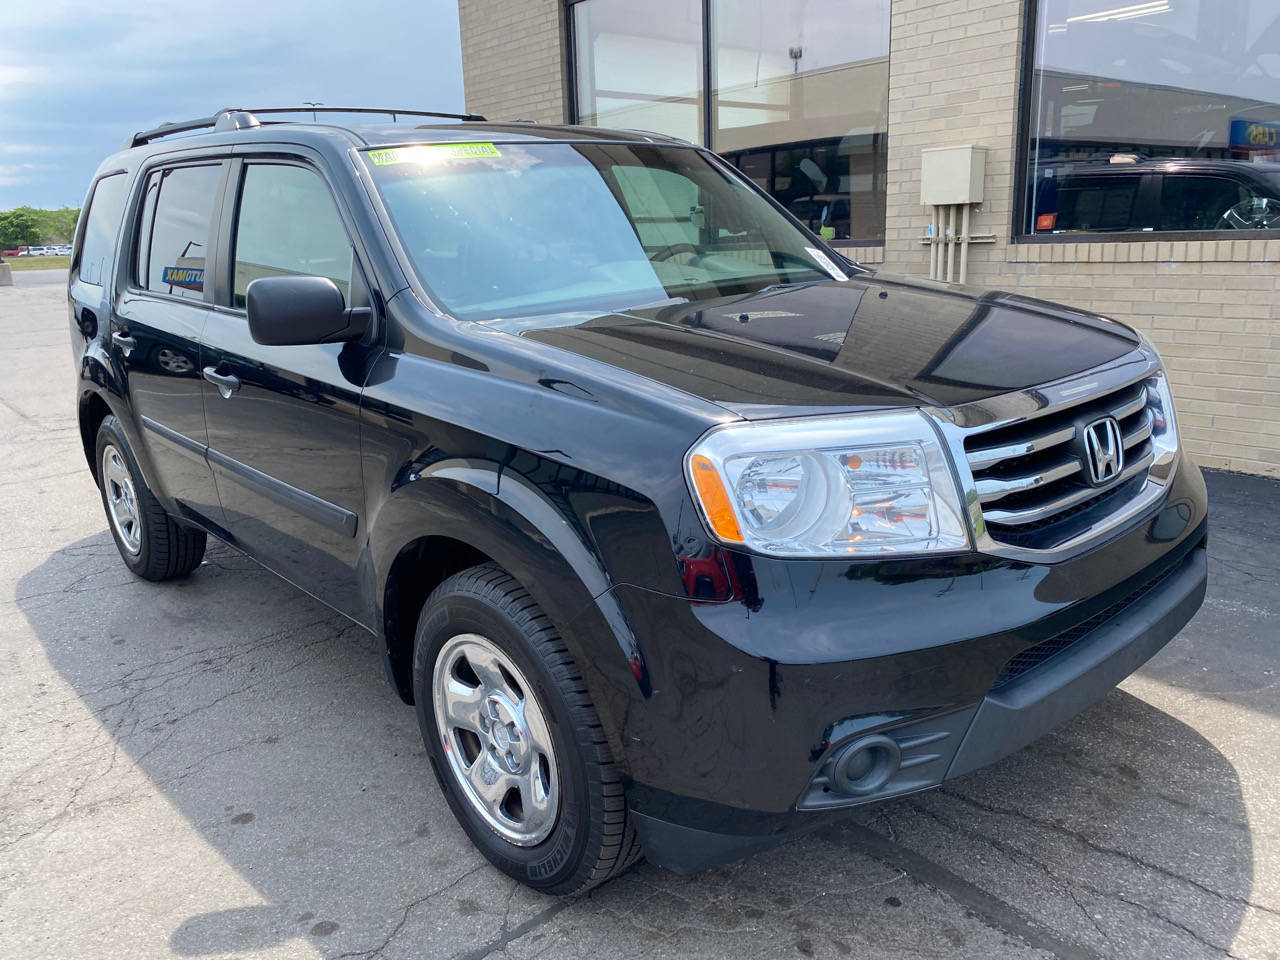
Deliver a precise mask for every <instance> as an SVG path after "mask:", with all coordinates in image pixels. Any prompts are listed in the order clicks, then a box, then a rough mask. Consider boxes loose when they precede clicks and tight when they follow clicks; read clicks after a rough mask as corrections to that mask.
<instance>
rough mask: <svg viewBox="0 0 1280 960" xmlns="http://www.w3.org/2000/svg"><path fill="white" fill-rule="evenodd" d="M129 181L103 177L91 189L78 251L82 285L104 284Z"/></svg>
mask: <svg viewBox="0 0 1280 960" xmlns="http://www.w3.org/2000/svg"><path fill="white" fill-rule="evenodd" d="M128 181H129V178H128V177H127V176H125V175H124V174H123V173H117V174H113V175H112V176H109V177H103V178H102V179H101V180H99V181H98V185H97V186H95V187H94V188H93V197H92V198H91V199H90V201H89V219H88V220H86V221H85V226H84V241H83V246H82V247H81V249H80V272H79V274H78V275H79V277H80V279H81V280H83V281H84V282H85V283H94V284H97V285H99V286H101V285H102V284H103V282H104V277H103V273H104V272H105V270H106V268H107V263H108V262H109V261H110V259H111V252H112V250H113V248H114V247H115V242H116V231H117V230H118V229H119V227H120V215H121V213H122V212H123V211H124V195H125V187H126V186H127V185H128Z"/></svg>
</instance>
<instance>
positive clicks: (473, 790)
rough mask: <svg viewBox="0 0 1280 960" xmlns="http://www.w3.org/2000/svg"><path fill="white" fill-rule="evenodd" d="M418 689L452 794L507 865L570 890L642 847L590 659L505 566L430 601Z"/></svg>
mask: <svg viewBox="0 0 1280 960" xmlns="http://www.w3.org/2000/svg"><path fill="white" fill-rule="evenodd" d="M413 691H414V701H415V703H416V704H417V712H418V724H419V726H420V727H421V729H422V737H423V741H424V742H425V744H426V747H427V754H428V756H429V757H430V759H431V764H432V766H433V768H434V769H435V773H436V777H437V778H438V779H439V781H440V786H441V789H442V790H443V792H444V795H445V799H446V800H447V801H448V803H449V806H450V808H451V809H452V810H453V813H454V816H456V817H457V818H458V822H459V823H460V824H461V825H462V828H463V829H464V830H465V831H466V832H467V835H468V836H469V837H470V838H471V841H472V842H473V843H474V844H475V845H476V846H477V847H478V848H479V849H480V852H481V853H483V854H484V855H485V856H486V857H487V858H488V859H489V861H490V862H491V863H493V864H494V866H496V867H498V869H500V870H502V871H503V872H504V873H506V874H508V875H509V876H511V877H514V878H515V879H517V880H519V881H520V882H521V883H524V884H527V885H528V886H530V887H532V888H533V889H535V890H539V891H541V892H543V893H550V894H559V895H564V894H574V893H580V892H582V891H584V890H588V889H590V888H591V887H594V886H596V885H597V884H600V883H603V882H604V881H606V880H608V879H610V878H611V877H613V876H615V875H617V874H619V873H621V872H622V871H623V870H625V869H626V868H627V867H628V866H629V865H630V864H631V863H633V862H634V861H635V860H636V859H637V858H638V857H639V856H640V844H639V841H638V840H637V839H636V836H635V831H634V830H633V829H632V827H631V824H630V823H629V822H628V818H627V807H626V798H625V797H624V795H623V791H622V785H621V783H620V781H619V779H618V775H617V771H616V768H615V766H614V762H613V757H612V755H611V753H610V751H609V746H608V743H607V741H606V739H605V736H604V731H603V729H602V728H601V726H600V719H599V717H598V716H597V714H596V711H595V708H594V707H593V706H592V704H591V700H590V698H589V697H588V696H587V692H586V689H585V687H584V685H583V683H582V678H581V676H580V674H579V672H578V669H577V667H576V665H575V664H574V662H573V660H572V658H571V657H570V655H569V652H568V650H567V649H566V648H565V646H564V643H563V642H562V641H561V640H560V637H559V635H558V634H557V633H556V632H555V629H554V628H553V627H552V626H551V623H550V621H549V620H548V619H547V618H546V616H545V615H544V614H543V613H542V611H541V610H540V609H539V608H538V605H537V604H536V603H535V602H534V601H533V599H532V598H531V597H530V596H529V594H528V593H527V592H526V591H525V590H524V588H523V587H521V586H520V584H519V583H517V582H516V581H515V579H514V578H513V577H512V576H511V575H510V574H508V573H507V572H506V571H505V570H503V569H502V568H501V567H499V566H498V565H497V564H493V563H486V564H482V565H481V566H478V567H472V568H471V569H469V570H464V571H463V572H461V573H459V574H455V575H454V576H452V577H450V578H449V579H448V580H446V581H445V582H444V583H442V584H440V586H439V587H437V588H436V589H435V591H434V592H433V593H432V594H431V596H430V597H429V598H428V599H427V602H426V604H425V605H424V606H423V608H422V614H421V616H420V617H419V620H418V630H417V637H416V640H415V645H414V657H413Z"/></svg>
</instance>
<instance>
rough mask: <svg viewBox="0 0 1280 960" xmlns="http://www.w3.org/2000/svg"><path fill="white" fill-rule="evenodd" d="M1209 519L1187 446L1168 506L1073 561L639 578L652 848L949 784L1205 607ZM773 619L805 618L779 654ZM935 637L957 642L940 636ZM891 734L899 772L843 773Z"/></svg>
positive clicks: (653, 856)
mask: <svg viewBox="0 0 1280 960" xmlns="http://www.w3.org/2000/svg"><path fill="white" fill-rule="evenodd" d="M1204 518H1205V497H1204V487H1203V480H1202V478H1201V477H1200V476H1199V472H1198V470H1196V469H1195V467H1194V466H1193V465H1192V464H1190V463H1189V462H1185V461H1184V465H1183V469H1182V470H1180V471H1179V478H1178V479H1177V481H1175V484H1174V485H1173V489H1171V491H1170V496H1169V497H1168V498H1167V499H1166V500H1165V501H1164V504H1163V505H1162V507H1161V509H1160V510H1158V511H1157V512H1156V513H1154V514H1152V515H1151V516H1149V517H1148V518H1146V520H1145V521H1144V522H1143V523H1141V524H1139V525H1138V526H1136V527H1135V528H1133V529H1131V530H1129V531H1128V532H1126V533H1124V534H1123V535H1121V536H1119V537H1117V538H1116V539H1115V540H1113V541H1112V542H1110V543H1108V544H1105V545H1103V546H1100V547H1099V548H1098V549H1096V550H1094V551H1092V552H1091V553H1089V554H1086V555H1084V556H1083V557H1080V558H1077V559H1076V560H1074V561H1070V562H1068V563H1063V564H1057V565H1053V566H1039V565H1035V564H1025V563H1010V562H1007V561H1000V562H992V563H987V562H985V561H977V562H976V563H975V564H974V565H973V566H972V567H971V568H969V569H954V570H952V571H951V572H950V573H949V574H945V575H944V574H943V573H942V571H941V569H936V570H928V569H920V568H914V575H911V576H904V577H902V578H901V579H899V578H896V577H895V576H894V574H895V572H898V573H901V572H902V568H901V564H899V565H897V566H894V565H890V564H885V565H880V566H879V567H876V568H873V569H872V570H871V571H868V570H867V569H866V568H860V567H854V566H849V565H845V568H843V569H841V570H840V571H838V576H837V577H835V578H832V577H831V573H832V571H831V570H830V569H827V570H824V571H823V570H820V571H817V576H816V578H814V580H813V583H812V589H811V590H809V591H808V592H802V591H799V590H797V589H795V586H796V584H795V579H796V578H794V577H793V578H792V583H791V587H792V588H791V590H790V597H789V599H788V597H787V595H786V594H780V593H779V586H780V584H782V583H783V581H782V580H781V579H780V578H779V576H778V573H779V570H780V569H781V568H774V569H770V566H771V565H770V564H762V563H760V562H758V561H757V562H756V563H755V564H754V571H753V573H754V575H755V578H756V580H757V588H758V590H759V592H760V594H762V595H763V596H757V597H756V598H755V607H754V609H751V604H746V607H747V609H746V610H743V609H741V608H742V606H743V605H741V604H721V605H717V606H693V607H691V606H690V605H689V603H688V601H687V600H686V601H679V600H677V599H675V598H666V599H659V598H657V597H655V596H653V595H649V596H648V597H639V596H636V595H630V596H620V599H621V600H623V606H624V609H626V610H627V614H628V617H629V619H630V620H631V621H632V623H634V624H638V625H640V626H641V628H642V629H641V630H639V631H637V635H638V636H639V637H641V638H645V637H647V638H649V639H648V642H646V643H645V644H644V646H645V652H646V654H649V657H648V661H647V662H648V664H649V668H650V671H651V674H652V676H653V691H652V695H651V696H650V697H648V698H646V700H645V702H644V705H643V707H641V708H640V709H638V710H637V709H634V708H633V710H632V712H630V713H629V715H628V721H627V722H626V723H625V724H624V725H623V729H622V733H623V734H624V738H625V742H626V749H625V753H626V767H627V770H628V773H629V775H630V777H631V780H630V783H629V785H628V802H629V805H630V808H631V812H632V816H633V819H634V822H635V825H636V829H637V831H638V832H639V834H640V836H641V839H642V840H643V842H644V844H645V850H646V855H647V856H648V858H649V859H650V860H651V861H652V862H654V863H657V864H659V865H661V866H665V867H667V868H669V869H672V870H676V871H680V872H688V871H692V870H698V869H703V868H706V867H708V866H712V865H714V864H716V863H720V862H727V861H729V860H733V859H737V858H740V857H742V856H744V855H747V854H750V853H752V852H754V851H756V850H759V849H763V848H766V847H768V846H771V845H773V844H776V843H778V842H780V841H782V840H785V839H788V838H790V837H791V836H794V835H796V834H798V833H802V832H805V831H807V830H810V829H813V828H816V827H819V826H822V825H823V824H825V823H828V822H830V820H831V819H833V818H835V817H837V816H839V814H840V813H841V812H842V811H844V810H847V809H848V808H849V807H850V806H852V805H856V804H858V803H865V802H871V801H876V800H881V799H886V798H889V797H893V796H900V795H904V794H908V793H913V792H916V791H919V790H925V789H929V788H931V787H936V786H937V785H939V784H940V783H942V782H943V781H945V780H947V779H950V778H953V777H957V776H960V775H962V774H964V773H967V772H970V771H972V770H975V769H977V768H979V767H981V766H983V765H985V764H988V763H991V762H993V761H995V760H998V759H1000V758H1001V757H1004V756H1006V755H1008V754H1009V753H1012V752H1013V751H1015V750H1017V749H1019V748H1021V747H1023V746H1025V745H1026V744H1028V743H1030V742H1031V741H1033V740H1035V739H1036V738H1037V737H1039V736H1041V735H1042V734H1044V733H1046V732H1048V731H1049V730H1052V729H1054V728H1055V727H1057V726H1059V725H1060V724H1061V723H1063V722H1064V721H1066V720H1067V719H1069V718H1070V717H1072V716H1074V715H1075V714H1076V713H1078V712H1079V711H1080V710H1082V709H1083V708H1084V707H1086V706H1088V705H1089V704H1090V703H1092V702H1094V701H1095V700H1097V699H1099V698H1100V697H1102V696H1103V695H1104V694H1105V693H1106V692H1107V691H1108V690H1110V689H1111V688H1112V687H1114V686H1115V685H1116V684H1117V683H1118V682H1119V681H1121V680H1122V679H1124V678H1125V677H1126V676H1128V675H1129V674H1130V673H1132V672H1133V671H1134V670H1135V669H1137V668H1138V667H1139V666H1141V664H1143V663H1144V662H1145V661H1146V660H1147V659H1148V658H1150V657H1151V656H1152V655H1153V654H1154V653H1156V652H1157V651H1158V650H1159V649H1160V648H1161V647H1163V646H1164V645H1165V644H1166V643H1168V642H1169V640H1171V639H1172V638H1173V637H1174V636H1175V635H1176V634H1177V633H1178V631H1179V630H1180V629H1181V628H1182V627H1183V626H1184V625H1185V624H1186V623H1187V621H1188V620H1190V619H1191V617H1192V616H1193V615H1194V613H1195V612H1196V610H1197V609H1198V608H1199V606H1200V604H1201V603H1202V601H1203V598H1204V593H1205V585H1206V579H1207V559H1206V546H1205V544H1206V533H1205V522H1204ZM953 562H954V559H953ZM824 566H827V567H830V566H834V565H824ZM791 568H792V569H793V570H794V569H796V565H795V564H792V565H791ZM807 577H808V574H806V578H807ZM824 578H825V579H826V580H832V579H834V581H835V582H834V583H831V582H824ZM804 582H805V583H808V582H809V581H808V579H806V580H805V581H804ZM641 592H642V591H638V590H635V591H634V593H635V594H638V593H641ZM832 592H834V596H832V595H831V594H832ZM770 602H772V603H773V606H774V610H773V611H772V613H773V615H774V616H775V617H776V618H777V619H776V621H774V620H771V618H770V617H769V616H768V615H767V612H768V607H769V605H770ZM681 604H683V607H684V611H683V616H682V615H681V612H680V605H681ZM833 606H838V607H840V608H841V609H839V610H838V611H837V613H838V615H839V619H838V620H833V619H832V609H831V608H832V607H833ZM1033 612H1038V613H1040V614H1041V616H1039V617H1038V618H1037V617H1034V616H1032V615H1031V614H1032V613H1033ZM806 614H807V615H806ZM690 615H692V616H690ZM690 620H692V621H694V622H692V623H691V622H690ZM833 624H836V625H838V627H839V630H837V629H836V628H835V627H833ZM771 625H772V627H777V628H779V629H780V630H781V631H789V634H785V633H783V632H775V631H774V630H772V629H770V627H771ZM975 628H976V629H975ZM925 630H928V631H929V633H928V634H925V633H924V632H923V631H925ZM840 631H842V633H841V632H840ZM966 634H967V636H966ZM762 635H768V636H771V637H773V638H774V639H776V638H777V637H781V636H784V635H788V636H789V637H790V638H791V642H789V643H782V644H779V645H777V649H779V650H780V651H783V652H787V653H789V654H790V655H791V659H790V660H787V661H784V660H782V659H780V658H778V659H770V658H767V657H762V656H760V655H759V652H758V651H757V650H754V649H752V647H754V646H756V645H757V644H759V643H760V642H761V640H760V637H761V636H762ZM842 635H843V636H846V637H847V639H846V640H845V641H844V642H845V646H844V647H843V648H839V647H836V646H835V640H834V639H833V638H836V637H839V636H842ZM926 635H928V636H935V637H939V638H941V640H942V642H939V643H935V644H933V645H931V646H923V645H922V641H921V639H920V638H921V636H926ZM953 635H954V636H955V637H956V639H952V636H953ZM658 638H661V639H660V640H659V639H658ZM1064 638H1065V641H1066V642H1064ZM823 651H827V652H828V653H829V654H830V656H829V657H827V659H826V662H822V659H823V658H822V656H821V654H822V652H823ZM846 651H847V652H846ZM1046 651H1047V655H1041V654H1046ZM1037 652H1039V653H1037ZM842 653H843V654H844V655H842ZM849 653H853V654H855V655H854V656H849V655H848V654H849ZM796 661H799V662H796ZM1019 666H1021V667H1023V668H1024V669H1021V670H1017V669H1012V670H1011V669H1010V668H1011V667H1019ZM883 737H888V738H889V739H890V740H892V741H893V742H894V745H895V752H896V754H897V755H898V756H897V761H896V767H895V770H894V771H893V773H892V776H890V777H889V778H888V779H886V780H885V781H884V782H883V783H876V784H875V785H874V789H871V790H868V791H866V792H865V793H862V794H859V795H857V796H850V795H849V793H848V791H847V790H842V789H840V788H843V787H847V786H848V781H847V780H844V781H841V780H840V779H839V778H838V777H837V778H834V779H833V767H834V765H835V764H836V762H837V760H838V758H839V756H840V754H841V751H842V750H844V749H846V748H848V747H849V745H850V744H853V743H860V742H862V741H863V740H865V739H867V738H883ZM833 784H835V785H836V787H837V789H833V788H832V785H833Z"/></svg>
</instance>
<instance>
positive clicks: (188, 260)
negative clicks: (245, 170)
mask: <svg viewBox="0 0 1280 960" xmlns="http://www.w3.org/2000/svg"><path fill="white" fill-rule="evenodd" d="M221 176H222V168H221V166H220V165H218V164H210V165H207V166H198V167H173V168H171V169H168V170H158V171H156V172H155V173H153V174H152V175H151V177H150V178H149V179H148V181H147V190H146V196H145V198H144V200H143V213H142V221H141V229H140V231H139V238H138V240H139V242H138V259H137V281H138V284H139V285H140V286H143V287H145V288H146V289H148V290H151V291H153V292H155V293H165V294H169V295H171V296H175V297H182V298H183V299H186V300H197V301H203V300H204V272H205V257H206V255H207V252H208V244H209V225H210V223H211V222H212V220H213V201H214V198H215V197H216V196H217V193H218V181H219V178H220V177H221Z"/></svg>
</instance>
